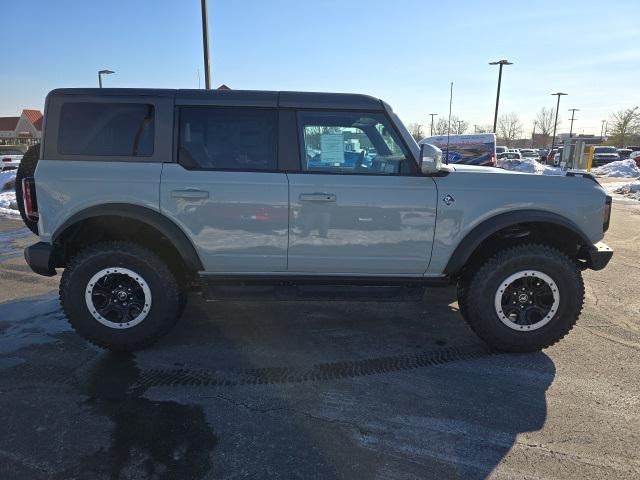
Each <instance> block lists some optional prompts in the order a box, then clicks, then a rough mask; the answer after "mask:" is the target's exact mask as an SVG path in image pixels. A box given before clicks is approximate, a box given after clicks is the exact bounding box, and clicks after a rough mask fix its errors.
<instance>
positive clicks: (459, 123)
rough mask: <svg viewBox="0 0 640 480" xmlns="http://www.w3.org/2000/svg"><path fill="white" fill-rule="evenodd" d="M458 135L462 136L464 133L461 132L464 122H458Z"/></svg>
mask: <svg viewBox="0 0 640 480" xmlns="http://www.w3.org/2000/svg"><path fill="white" fill-rule="evenodd" d="M457 122H458V133H459V134H461V133H462V132H461V131H460V130H462V120H458V121H457Z"/></svg>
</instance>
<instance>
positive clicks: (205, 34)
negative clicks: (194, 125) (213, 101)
mask: <svg viewBox="0 0 640 480" xmlns="http://www.w3.org/2000/svg"><path fill="white" fill-rule="evenodd" d="M200 6H201V8H202V47H203V48H202V49H203V54H204V86H205V88H206V89H207V90H211V70H210V62H209V16H208V14H207V0H200Z"/></svg>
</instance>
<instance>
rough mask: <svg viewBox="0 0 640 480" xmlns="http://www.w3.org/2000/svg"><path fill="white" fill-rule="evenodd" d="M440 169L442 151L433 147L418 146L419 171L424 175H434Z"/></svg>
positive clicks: (426, 144)
mask: <svg viewBox="0 0 640 480" xmlns="http://www.w3.org/2000/svg"><path fill="white" fill-rule="evenodd" d="M441 168H442V150H440V149H439V148H438V147H436V146H435V145H431V144H429V143H423V144H422V145H420V171H421V172H422V173H425V174H431V173H436V172H438V171H439V170H440V169H441Z"/></svg>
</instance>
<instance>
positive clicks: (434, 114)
mask: <svg viewBox="0 0 640 480" xmlns="http://www.w3.org/2000/svg"><path fill="white" fill-rule="evenodd" d="M429 115H431V135H429V136H430V137H433V117H436V116H437V115H438V114H437V113H430V114H429Z"/></svg>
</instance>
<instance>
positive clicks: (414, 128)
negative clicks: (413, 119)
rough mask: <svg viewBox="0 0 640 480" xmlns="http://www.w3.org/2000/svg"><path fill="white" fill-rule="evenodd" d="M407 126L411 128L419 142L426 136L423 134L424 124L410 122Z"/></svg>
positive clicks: (412, 133) (413, 135)
mask: <svg viewBox="0 0 640 480" xmlns="http://www.w3.org/2000/svg"><path fill="white" fill-rule="evenodd" d="M407 128H408V129H409V133H410V134H411V136H412V137H413V139H414V140H415V141H416V142H419V141H420V140H422V139H423V138H424V135H423V134H422V129H423V128H424V125H420V124H419V123H410V124H409V125H407Z"/></svg>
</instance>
